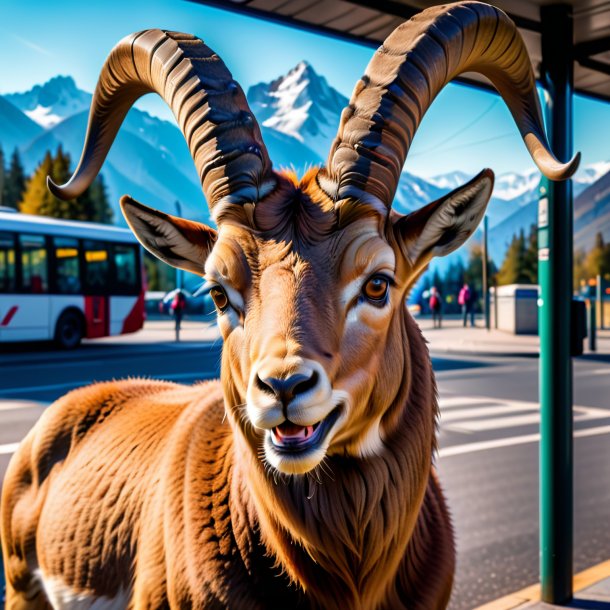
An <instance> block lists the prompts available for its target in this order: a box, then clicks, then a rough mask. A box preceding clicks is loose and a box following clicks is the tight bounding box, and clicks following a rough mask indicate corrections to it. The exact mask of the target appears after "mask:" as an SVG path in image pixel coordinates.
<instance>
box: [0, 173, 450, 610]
mask: <svg viewBox="0 0 610 610" xmlns="http://www.w3.org/2000/svg"><path fill="white" fill-rule="evenodd" d="M313 177H314V178H315V175H314V176H313ZM291 184H292V186H291V188H292V189H293V197H294V200H293V208H292V209H293V210H294V218H295V220H293V222H291V223H290V224H286V225H283V226H279V227H278V226H276V227H275V228H274V230H273V232H269V231H267V232H265V231H255V230H253V229H252V228H250V227H248V228H245V227H243V225H241V224H236V223H235V222H225V224H224V225H223V226H222V228H221V230H220V232H219V234H218V239H217V242H216V244H215V246H214V248H213V250H212V254H211V259H210V260H209V261H208V265H212V266H213V267H214V269H216V270H217V271H220V272H221V273H222V275H223V277H224V278H226V281H227V282H228V283H229V284H230V285H232V286H234V287H235V288H236V289H237V290H239V291H240V293H241V294H243V295H245V297H244V298H245V300H246V301H247V308H246V314H245V315H246V318H247V324H246V325H245V327H244V326H240V325H238V326H237V327H234V328H230V329H227V328H225V327H223V324H226V323H225V322H223V321H222V319H221V329H223V334H224V336H225V346H224V350H223V364H222V385H220V384H219V383H218V382H209V383H204V384H201V385H195V386H193V387H183V386H179V385H175V384H170V383H164V382H157V381H146V380H127V381H122V382H112V383H105V384H98V385H95V386H91V387H88V388H83V389H81V390H76V391H74V392H71V393H70V394H68V395H67V396H65V397H64V398H62V399H61V400H59V401H58V402H57V403H55V404H54V405H52V406H51V407H50V408H49V409H48V411H47V412H45V414H44V415H43V417H42V418H41V420H40V422H39V423H38V424H37V425H36V427H35V428H34V430H33V431H32V432H31V433H30V434H29V435H28V437H27V438H26V440H25V441H24V442H23V444H22V446H21V447H20V449H19V451H18V453H17V454H16V455H15V457H14V458H13V460H12V462H11V465H10V468H9V471H8V473H7V477H6V483H5V487H4V494H3V502H2V538H3V545H4V547H3V548H4V554H5V560H6V566H7V580H8V582H9V595H8V601H7V604H8V605H7V608H9V609H10V610H14V609H15V608H30V607H35V606H34V605H28V603H26V602H25V600H26V599H27V598H31V597H32V595H34V594H35V592H36V591H38V590H39V586H40V585H39V584H38V581H37V580H36V579H35V578H34V577H33V575H34V574H36V573H37V572H36V570H40V571H41V572H42V574H43V575H44V576H45V578H46V577H49V576H61V578H62V580H63V582H64V583H65V584H66V585H67V586H69V587H70V588H71V589H73V590H74V591H78V592H84V593H86V594H89V595H91V596H92V597H100V596H106V597H107V598H118V596H120V595H121V593H123V594H125V592H126V594H127V599H129V606H128V607H129V608H134V609H135V608H138V609H139V608H163V607H168V606H169V607H171V608H183V607H197V608H231V609H241V608H261V609H262V608H278V609H279V608H292V607H294V608H320V609H325V610H332V609H337V610H338V609H340V608H346V607H349V608H354V609H362V610H365V609H366V610H368V609H371V610H372V609H387V610H396V609H399V608H408V609H409V610H433V609H436V608H439V609H440V608H444V607H445V606H446V604H447V602H448V598H449V594H450V590H451V582H452V577H453V570H454V549H453V539H452V532H451V525H450V522H449V518H448V515H447V511H446V508H445V504H444V501H443V498H442V494H441V491H440V488H439V486H438V482H437V480H436V477H435V475H434V473H433V471H432V470H431V457H432V452H433V450H434V446H435V441H434V429H435V418H436V414H437V405H436V394H435V385H434V379H433V374H432V369H431V365H430V360H429V356H428V353H427V349H426V346H425V343H424V340H423V338H422V337H421V334H420V332H419V330H418V329H417V326H416V325H415V323H414V322H413V320H412V319H411V318H410V316H409V314H408V312H407V311H406V308H405V307H404V305H403V302H404V301H403V299H404V287H405V286H407V285H408V279H409V274H410V267H409V265H408V263H407V262H406V261H405V259H404V258H403V257H402V255H401V251H400V248H399V246H398V244H397V242H396V240H395V238H394V234H393V230H392V224H391V223H387V222H386V221H384V219H383V218H380V217H378V216H376V215H375V214H374V213H367V212H366V210H364V212H363V210H362V209H360V212H359V216H360V218H359V219H358V222H351V223H350V224H348V225H347V226H346V227H344V228H343V229H337V224H336V223H337V222H338V221H337V218H336V216H335V214H334V212H330V211H326V210H325V209H324V195H323V193H322V192H321V191H320V189H319V188H318V187H317V186H316V182H315V179H314V180H312V176H308V177H306V179H305V180H304V181H303V182H302V183H301V185H300V186H298V185H296V184H294V182H292V183H291ZM266 209H271V207H270V208H265V206H263V205H261V207H260V210H261V213H264V210H266ZM331 215H332V216H333V217H334V218H335V219H334V221H333V220H332V218H331ZM333 224H334V226H335V230H334V232H333V231H330V230H329V228H330V227H331V226H332V225H333ZM325 234H326V237H324V235H325ZM384 244H385V245H384ZM356 245H357V247H356ZM383 248H386V249H389V251H391V252H393V253H394V256H395V258H396V270H395V271H396V274H395V280H396V284H397V287H396V290H395V291H393V294H392V297H391V305H390V307H389V309H388V311H387V312H386V313H385V314H383V316H384V317H383V319H381V320H378V319H375V318H371V320H369V321H367V319H366V317H365V318H364V319H363V323H362V324H357V326H356V328H353V327H352V328H350V329H349V332H347V327H346V321H345V318H344V317H343V314H342V311H343V308H342V307H343V306H342V305H340V304H339V300H340V299H339V294H340V293H341V289H342V288H343V284H344V283H345V282H349V281H351V280H352V279H353V278H354V277H356V278H357V277H358V275H359V274H362V273H363V272H365V269H366V268H367V265H370V264H371V261H372V260H374V259H375V257H376V256H378V251H379V250H380V249H383ZM322 260H323V261H324V262H325V264H324V265H321V264H319V262H318V261H322ZM333 278H339V281H337V280H336V279H335V280H334V281H333ZM225 315H226V314H225ZM221 318H222V316H221ZM360 326H362V328H360ZM273 354H275V355H276V356H277V358H278V359H279V361H281V362H285V363H289V362H291V360H290V359H291V358H294V357H306V358H310V359H313V360H315V361H317V362H320V363H321V364H322V365H323V367H324V370H325V371H327V373H328V376H329V378H330V380H331V384H332V386H333V388H335V389H343V390H344V391H345V392H348V393H349V394H350V395H351V396H352V397H353V400H352V403H351V405H350V407H349V410H350V412H349V413H348V416H347V418H346V420H345V422H344V424H343V425H342V427H341V428H340V429H339V431H338V432H337V434H336V435H335V437H334V439H333V441H332V443H331V446H330V447H329V450H328V455H327V457H326V458H325V459H324V461H323V462H322V463H321V464H320V465H319V466H318V467H316V468H315V469H314V470H312V471H311V472H310V473H309V474H305V475H299V476H296V475H284V474H282V473H280V472H278V471H277V470H276V469H274V468H271V467H270V466H269V465H268V464H267V463H266V460H265V459H264V456H261V431H260V430H258V429H256V428H254V427H253V426H252V424H251V423H250V422H249V420H248V416H247V414H246V412H245V411H244V396H245V393H246V389H247V387H248V379H249V377H250V367H251V366H252V363H254V362H256V361H257V359H260V358H268V357H269V355H273ZM286 366H287V370H288V369H290V364H286ZM346 409H347V407H346ZM378 417H379V418H381V424H380V426H381V429H382V430H383V444H382V447H381V448H379V449H378V450H376V452H375V453H373V454H372V455H366V456H361V455H359V447H360V444H361V443H362V442H363V439H364V438H365V437H366V433H367V426H368V425H369V424H370V422H371V420H374V419H375V418H378ZM261 457H262V459H261Z"/></svg>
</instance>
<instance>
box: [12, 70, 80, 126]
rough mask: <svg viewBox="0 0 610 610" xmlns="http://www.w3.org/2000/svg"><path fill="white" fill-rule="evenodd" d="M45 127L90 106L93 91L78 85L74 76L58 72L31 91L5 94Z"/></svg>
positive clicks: (53, 124)
mask: <svg viewBox="0 0 610 610" xmlns="http://www.w3.org/2000/svg"><path fill="white" fill-rule="evenodd" d="M4 97H5V98H6V99H7V100H8V101H9V102H11V103H12V104H14V105H15V106H17V108H19V109H20V110H21V111H22V112H24V113H25V114H27V115H28V116H29V117H30V118H31V119H32V120H33V121H36V122H37V123H38V124H39V125H41V126H42V127H44V128H45V129H49V128H50V127H53V126H55V125H56V124H57V123H59V122H60V121H63V120H64V119H65V118H67V117H69V116H72V115H74V114H77V113H78V112H82V111H84V110H87V109H88V108H89V105H90V103H91V94H90V93H87V92H86V91H82V90H81V89H79V88H78V87H77V86H76V83H75V82H74V79H73V78H72V77H71V76H55V77H53V78H52V79H50V80H48V81H47V82H46V83H44V84H42V85H35V86H34V87H32V88H31V89H30V90H29V91H24V92H22V93H9V94H6V95H5V96H4Z"/></svg>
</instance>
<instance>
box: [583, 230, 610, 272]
mask: <svg viewBox="0 0 610 610" xmlns="http://www.w3.org/2000/svg"><path fill="white" fill-rule="evenodd" d="M585 265H586V269H587V274H588V276H589V278H594V277H596V276H597V275H601V276H602V277H605V276H606V275H608V274H610V244H606V243H605V241H604V236H603V235H602V234H601V232H598V233H597V234H596V235H595V245H594V246H593V249H592V250H591V252H589V255H588V256H587V260H586V263H585Z"/></svg>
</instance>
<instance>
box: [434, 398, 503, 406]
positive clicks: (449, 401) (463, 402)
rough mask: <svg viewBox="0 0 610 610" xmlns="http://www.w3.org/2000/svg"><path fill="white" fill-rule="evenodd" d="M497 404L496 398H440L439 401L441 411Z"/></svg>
mask: <svg viewBox="0 0 610 610" xmlns="http://www.w3.org/2000/svg"><path fill="white" fill-rule="evenodd" d="M497 402H498V399H497V398H489V397H487V396H446V397H445V396H441V398H440V400H439V403H440V405H441V409H451V408H454V407H465V406H472V405H489V404H492V403H497Z"/></svg>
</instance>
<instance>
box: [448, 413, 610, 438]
mask: <svg viewBox="0 0 610 610" xmlns="http://www.w3.org/2000/svg"><path fill="white" fill-rule="evenodd" d="M573 409H574V421H587V420H591V419H610V411H604V410H603V409H589V408H587V407H574V408H573ZM503 412H504V411H503V409H502V407H498V408H497V409H496V413H497V414H499V413H503ZM441 422H442V419H441ZM539 422H540V413H529V414H527V415H514V416H511V417H493V418H487V419H470V420H465V421H461V422H459V423H458V424H457V425H455V424H452V425H451V426H449V428H450V429H452V430H466V431H468V432H483V431H486V430H501V429H502V428H517V427H519V426H533V425H535V424H538V423H539Z"/></svg>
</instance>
